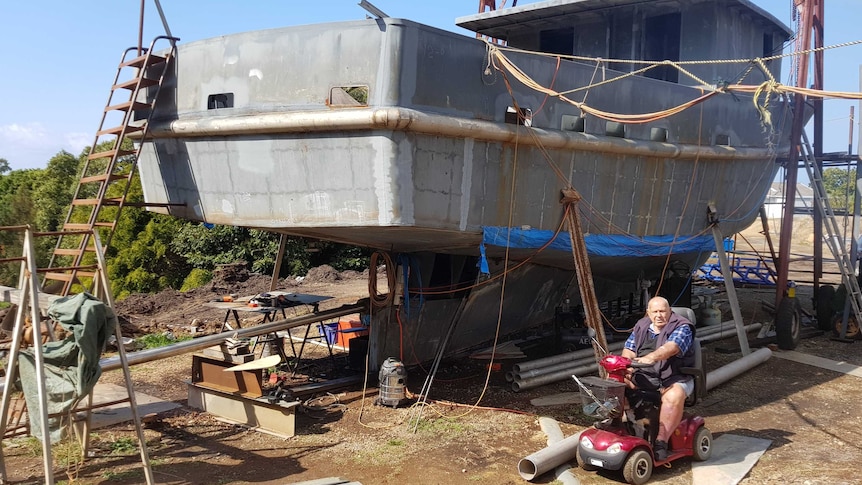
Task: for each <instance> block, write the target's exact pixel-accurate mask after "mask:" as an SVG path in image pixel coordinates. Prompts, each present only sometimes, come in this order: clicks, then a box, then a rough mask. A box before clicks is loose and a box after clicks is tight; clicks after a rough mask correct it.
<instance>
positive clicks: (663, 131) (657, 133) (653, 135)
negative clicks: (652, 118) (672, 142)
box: [649, 127, 667, 143]
mask: <svg viewBox="0 0 862 485" xmlns="http://www.w3.org/2000/svg"><path fill="white" fill-rule="evenodd" d="M649 139H650V140H651V141H658V142H662V143H664V142H666V141H667V128H658V127H656V128H650V129H649Z"/></svg>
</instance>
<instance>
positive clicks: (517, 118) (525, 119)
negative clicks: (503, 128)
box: [503, 106, 533, 126]
mask: <svg viewBox="0 0 862 485" xmlns="http://www.w3.org/2000/svg"><path fill="white" fill-rule="evenodd" d="M518 109H519V110H520V114H519V113H518V112H517V111H515V108H513V107H511V106H509V107H508V108H506V116H505V117H504V118H503V121H505V122H506V123H507V124H510V125H524V126H533V110H531V109H530V108H518Z"/></svg>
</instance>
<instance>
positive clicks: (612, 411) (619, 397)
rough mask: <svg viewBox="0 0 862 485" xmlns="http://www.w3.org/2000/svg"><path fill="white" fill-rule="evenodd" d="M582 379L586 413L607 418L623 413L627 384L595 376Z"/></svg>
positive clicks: (581, 389) (583, 403) (584, 410)
mask: <svg viewBox="0 0 862 485" xmlns="http://www.w3.org/2000/svg"><path fill="white" fill-rule="evenodd" d="M580 381H581V384H582V385H583V387H580V392H581V405H582V407H583V412H584V414H586V415H587V416H590V417H593V418H602V419H605V418H610V417H614V416H618V415H619V414H620V413H621V411H622V409H623V396H624V395H625V390H626V385H625V384H623V383H622V382H617V381H612V380H608V379H601V378H599V377H594V376H588V377H583V378H581V379H580ZM584 387H586V389H584ZM587 390H589V392H587ZM590 393H592V396H590ZM593 397H595V399H593ZM597 400H598V401H599V402H598V403H597V402H596V401H597ZM599 403H601V404H599Z"/></svg>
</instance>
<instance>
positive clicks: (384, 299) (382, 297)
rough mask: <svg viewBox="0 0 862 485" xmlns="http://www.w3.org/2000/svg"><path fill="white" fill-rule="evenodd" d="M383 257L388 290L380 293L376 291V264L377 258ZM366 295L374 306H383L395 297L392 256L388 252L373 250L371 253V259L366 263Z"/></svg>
mask: <svg viewBox="0 0 862 485" xmlns="http://www.w3.org/2000/svg"><path fill="white" fill-rule="evenodd" d="M381 257H382V258H383V261H384V262H383V264H384V266H385V269H386V283H387V287H388V289H389V291H388V292H387V293H386V294H380V292H378V291H377V266H378V261H377V260H378V259H379V258H381ZM368 296H369V297H370V298H371V305H372V306H373V307H375V308H383V307H386V306H389V305H391V304H392V301H393V300H394V299H395V265H394V264H393V262H392V257H391V256H389V253H386V252H381V251H375V252H374V253H372V254H371V260H370V261H369V264H368Z"/></svg>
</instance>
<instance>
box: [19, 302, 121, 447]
mask: <svg viewBox="0 0 862 485" xmlns="http://www.w3.org/2000/svg"><path fill="white" fill-rule="evenodd" d="M48 316H49V317H51V318H52V319H53V320H56V321H57V322H58V323H59V324H60V326H62V327H63V328H64V329H66V330H67V331H68V332H69V336H68V337H66V339H65V340H62V341H57V342H48V343H47V344H45V345H43V346H42V348H43V349H44V357H45V366H44V367H45V388H46V390H47V396H48V414H55V413H65V412H67V411H69V410H70V409H71V408H72V406H74V405H75V404H76V403H77V402H78V400H79V399H81V398H82V397H84V396H86V395H87V394H88V393H89V392H90V391H91V390H92V389H93V386H95V385H96V381H98V380H99V376H101V375H102V368H101V367H100V366H99V357H101V354H102V349H103V348H104V346H105V342H106V341H107V339H108V336H109V335H110V334H111V331H112V329H113V328H114V325H116V316H114V311H113V310H112V309H111V308H109V307H108V306H107V305H105V304H104V303H102V302H101V301H99V300H97V299H96V298H95V297H94V296H92V295H90V294H87V293H80V294H77V295H74V296H68V297H65V298H61V299H59V300H55V301H54V302H53V303H52V304H51V306H50V307H49V308H48ZM36 328H38V327H36ZM34 333H36V335H38V332H34ZM18 376H19V379H20V383H21V388H22V389H23V390H24V399H25V400H26V401H27V409H28V411H29V412H28V414H29V416H30V434H31V435H33V436H36V437H38V438H41V437H42V431H41V430H42V423H41V422H40V413H39V408H40V406H39V394H38V393H39V391H38V387H37V381H36V358H35V355H34V354H33V349H26V350H22V351H21V357H20V359H19V360H18ZM50 426H51V442H55V441H59V439H60V438H61V436H62V433H61V429H60V426H59V420H58V419H52V420H51V421H50Z"/></svg>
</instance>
